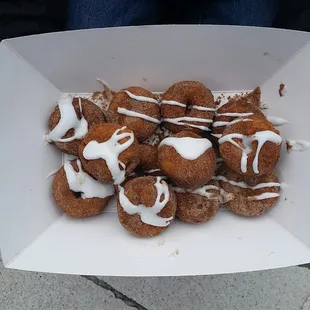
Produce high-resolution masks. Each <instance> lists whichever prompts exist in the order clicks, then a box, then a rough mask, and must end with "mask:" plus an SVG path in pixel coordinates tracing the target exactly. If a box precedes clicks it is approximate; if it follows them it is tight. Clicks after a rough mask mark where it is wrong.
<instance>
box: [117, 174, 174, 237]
mask: <svg viewBox="0 0 310 310" xmlns="http://www.w3.org/2000/svg"><path fill="white" fill-rule="evenodd" d="M176 206H177V203H176V198H175V195H174V192H173V190H172V188H171V187H170V186H169V185H168V184H167V183H166V182H165V181H164V180H162V179H161V178H160V177H140V178H136V179H133V180H131V181H129V182H127V183H126V184H125V186H124V187H121V186H119V197H118V203H117V213H118V217H119V221H120V223H121V225H122V226H123V227H124V228H125V229H126V230H127V231H129V232H130V233H132V234H133V235H135V236H138V237H152V236H157V235H159V234H160V233H162V232H163V231H165V230H166V229H167V228H168V226H169V224H170V223H171V221H172V220H173V218H174V216H175V212H176Z"/></svg>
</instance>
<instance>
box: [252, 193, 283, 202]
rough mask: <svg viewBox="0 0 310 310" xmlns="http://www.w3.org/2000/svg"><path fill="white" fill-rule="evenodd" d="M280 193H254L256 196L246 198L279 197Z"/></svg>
mask: <svg viewBox="0 0 310 310" xmlns="http://www.w3.org/2000/svg"><path fill="white" fill-rule="evenodd" d="M279 196H280V194H279V193H268V192H266V193H262V194H260V195H256V196H249V197H248V200H264V199H271V198H277V197H279Z"/></svg>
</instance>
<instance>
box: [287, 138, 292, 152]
mask: <svg viewBox="0 0 310 310" xmlns="http://www.w3.org/2000/svg"><path fill="white" fill-rule="evenodd" d="M292 148H293V145H292V143H291V142H290V141H289V140H286V150H287V151H288V152H290V151H291V149H292Z"/></svg>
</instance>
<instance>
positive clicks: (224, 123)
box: [212, 121, 229, 128]
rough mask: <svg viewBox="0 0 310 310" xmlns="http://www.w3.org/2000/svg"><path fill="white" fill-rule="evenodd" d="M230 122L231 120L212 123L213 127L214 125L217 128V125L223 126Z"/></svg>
mask: <svg viewBox="0 0 310 310" xmlns="http://www.w3.org/2000/svg"><path fill="white" fill-rule="evenodd" d="M228 124H229V122H224V121H217V122H214V123H213V124H212V127H213V128H216V127H223V126H226V125H228Z"/></svg>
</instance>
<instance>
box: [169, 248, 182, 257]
mask: <svg viewBox="0 0 310 310" xmlns="http://www.w3.org/2000/svg"><path fill="white" fill-rule="evenodd" d="M179 254H180V250H179V249H175V250H174V251H173V252H172V253H171V254H170V255H169V257H177V256H178V255H179Z"/></svg>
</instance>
